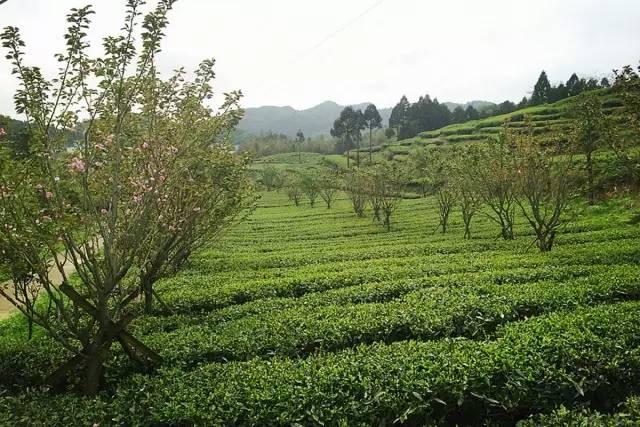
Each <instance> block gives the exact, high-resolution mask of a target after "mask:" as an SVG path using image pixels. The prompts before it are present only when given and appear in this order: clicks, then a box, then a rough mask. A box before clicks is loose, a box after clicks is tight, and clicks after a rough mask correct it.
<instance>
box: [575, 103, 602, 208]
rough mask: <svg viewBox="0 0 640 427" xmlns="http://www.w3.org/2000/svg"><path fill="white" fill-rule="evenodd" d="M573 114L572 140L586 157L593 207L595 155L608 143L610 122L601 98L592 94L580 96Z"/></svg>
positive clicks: (594, 195)
mask: <svg viewBox="0 0 640 427" xmlns="http://www.w3.org/2000/svg"><path fill="white" fill-rule="evenodd" d="M572 113H573V117H574V123H573V129H572V133H571V140H572V142H573V145H574V146H575V148H576V149H577V150H579V151H580V152H582V153H583V154H584V155H585V169H586V174H587V194H588V199H589V204H591V205H593V204H594V203H595V202H596V190H595V184H594V175H595V172H594V169H593V155H594V153H595V152H596V151H597V150H598V149H599V148H600V147H602V146H603V145H604V144H605V143H606V136H607V133H608V132H607V124H608V122H607V118H606V116H605V115H604V112H603V110H602V102H601V101H600V98H598V97H597V96H596V95H594V94H593V93H590V92H587V93H583V94H581V95H580V99H579V101H578V103H577V104H576V106H575V108H574V109H573V112H572Z"/></svg>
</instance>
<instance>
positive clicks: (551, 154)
mask: <svg viewBox="0 0 640 427" xmlns="http://www.w3.org/2000/svg"><path fill="white" fill-rule="evenodd" d="M509 138H510V142H511V143H512V144H513V146H514V157H515V162H516V168H517V173H516V177H517V184H518V187H519V193H520V195H519V197H518V198H517V199H516V202H517V204H518V205H519V206H520V208H521V211H522V214H523V215H524V217H525V218H526V219H527V221H528V222H529V225H530V226H531V228H532V229H533V231H534V232H535V235H536V240H535V243H536V244H537V245H538V248H539V249H540V251H542V252H548V251H550V250H551V248H552V247H553V243H554V241H555V238H556V235H557V232H558V230H559V229H560V227H561V226H563V225H564V224H566V222H567V221H568V219H567V217H566V210H567V208H568V206H569V203H570V201H571V199H572V198H573V197H574V183H573V182H572V174H571V164H572V163H571V158H570V157H569V156H568V155H563V156H561V154H562V153H560V151H559V150H552V149H549V148H545V147H542V145H541V144H540V143H539V142H537V141H536V139H535V138H534V137H533V128H528V129H525V130H524V131H522V132H517V133H516V132H514V133H510V134H509Z"/></svg>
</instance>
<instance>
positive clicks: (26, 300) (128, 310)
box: [0, 0, 250, 394]
mask: <svg viewBox="0 0 640 427" xmlns="http://www.w3.org/2000/svg"><path fill="white" fill-rule="evenodd" d="M174 2H175V0H161V1H160V2H159V3H158V5H157V7H156V8H155V9H154V10H153V11H151V12H150V13H148V14H147V15H146V16H144V18H143V19H142V22H140V16H141V8H142V6H143V3H144V2H143V1H142V0H128V1H127V13H126V17H125V24H124V26H123V30H122V33H121V34H119V35H117V36H114V37H107V38H106V39H105V40H104V42H103V45H104V50H105V52H104V54H103V55H102V56H101V57H100V58H90V57H89V56H88V54H87V50H88V47H89V43H88V41H87V35H86V30H87V28H88V27H89V24H90V17H91V15H92V14H93V11H92V9H91V8H90V7H89V6H87V7H84V8H79V9H72V10H71V13H70V14H69V15H68V17H67V20H68V23H69V27H68V30H67V33H66V35H65V40H66V51H65V52H64V53H62V54H58V55H57V56H56V57H57V59H58V61H59V62H60V65H61V67H60V73H59V75H58V76H57V78H56V79H53V80H47V79H46V78H45V77H44V76H43V75H42V73H41V71H40V69H39V68H37V67H31V66H27V65H26V64H25V61H24V54H23V48H24V43H23V41H22V39H21V37H20V33H19V31H18V29H17V28H14V27H8V28H6V29H5V30H4V32H3V33H2V36H1V38H2V44H3V47H5V48H6V49H7V51H8V54H7V58H8V59H9V60H10V61H11V62H12V64H13V74H14V75H15V76H16V77H17V78H18V81H19V88H18V90H17V92H16V95H15V105H16V110H17V111H18V112H19V113H24V114H25V116H26V120H27V122H28V125H29V134H30V138H31V140H30V141H29V143H30V155H29V156H28V157H26V158H25V159H23V160H20V161H15V160H13V161H10V160H9V158H8V155H6V154H3V155H2V156H1V157H0V250H2V252H3V262H4V264H5V266H6V267H7V270H8V271H9V273H10V274H11V277H12V285H13V289H8V288H0V294H2V295H3V296H4V297H5V298H7V299H8V300H9V301H10V302H12V303H13V304H14V305H15V306H16V307H17V308H18V309H19V310H20V311H21V312H22V313H24V314H25V315H26V316H27V317H28V318H29V319H31V320H32V321H33V322H35V323H36V324H38V325H39V326H41V327H42V328H44V329H45V330H46V331H47V332H48V333H49V334H50V336H51V337H52V338H54V339H55V340H57V341H58V342H59V343H60V344H61V345H63V346H64V348H66V349H67V350H68V351H69V353H70V355H71V358H70V359H69V361H67V362H66V363H65V364H64V365H62V366H61V367H60V368H59V369H58V370H56V371H55V372H54V373H52V375H51V376H50V378H49V381H50V382H51V383H53V384H59V383H61V382H63V380H65V379H66V378H72V379H73V378H80V379H81V381H79V383H78V385H79V386H81V388H82V390H83V391H84V393H86V394H94V393H96V392H97V391H98V389H99V386H100V383H101V378H102V376H103V372H104V367H105V363H106V361H107V358H108V355H109V352H110V349H111V347H112V345H113V343H114V342H116V341H117V342H118V343H119V344H120V345H121V346H122V347H123V349H124V351H125V352H126V353H127V354H128V355H129V356H130V357H131V358H132V359H134V360H136V361H137V362H139V363H140V364H141V365H142V366H144V367H145V368H152V367H154V366H156V365H157V364H159V363H160V362H161V358H160V356H159V355H158V354H157V353H155V352H154V351H152V350H151V349H149V348H147V347H146V346H145V345H144V344H143V343H141V342H140V341H138V340H137V339H136V338H135V337H133V336H132V335H131V334H129V333H128V332H127V330H126V328H127V326H128V325H129V323H130V322H131V320H132V319H133V318H135V316H136V314H137V313H138V312H139V310H136V309H135V308H134V306H133V305H132V304H131V302H132V301H134V300H136V299H137V298H138V296H139V295H140V294H141V293H144V295H145V296H146V301H147V308H150V304H151V300H152V294H153V288H152V286H153V283H155V281H156V280H157V279H159V278H160V277H163V276H165V275H167V274H171V273H172V272H173V271H175V269H177V268H178V267H179V266H180V265H181V264H182V263H184V261H185V260H186V259H187V258H188V257H189V255H190V254H191V252H192V251H193V250H194V249H196V248H198V247H199V246H201V245H203V244H205V243H207V242H209V241H210V240H211V239H212V238H214V237H215V236H217V235H218V234H219V233H220V232H221V231H222V230H224V229H225V228H227V226H228V225H229V224H230V223H232V222H233V221H235V220H236V219H237V218H239V216H240V214H241V212H243V211H244V209H245V207H246V206H247V205H248V204H249V203H248V201H249V200H250V199H249V197H248V184H247V182H248V181H247V179H246V178H245V174H244V171H245V167H246V159H244V158H242V157H239V156H236V155H234V154H233V153H232V148H231V146H230V144H229V143H228V142H227V141H228V135H229V133H230V131H231V130H232V129H233V128H234V126H235V125H236V124H237V122H238V120H239V119H240V117H241V110H239V108H238V106H237V105H238V100H239V98H240V96H241V94H240V93H239V92H234V93H230V94H225V101H224V103H223V104H222V107H221V108H220V109H218V110H217V111H215V112H214V111H213V110H211V109H210V108H209V107H207V106H206V103H207V101H208V100H209V99H210V98H212V87H211V81H212V80H213V78H214V73H213V69H212V68H213V65H214V63H213V61H212V60H207V61H204V62H203V63H202V64H201V66H200V67H199V68H198V70H197V71H196V72H195V78H194V79H193V80H192V81H188V80H187V77H186V74H185V72H184V70H182V69H180V70H178V71H177V72H176V73H175V74H174V75H173V76H172V77H171V78H170V79H169V80H168V81H162V80H161V79H160V76H159V73H158V71H157V69H156V65H155V63H156V61H155V60H156V56H157V54H158V53H159V52H160V42H161V39H162V37H163V31H164V29H165V28H166V26H167V13H168V11H169V10H170V9H171V8H172V6H173V4H174ZM140 26H141V28H142V30H141V31H138V28H139V27H140ZM138 33H140V37H141V49H137V48H136V44H137V43H136V36H137V34H138ZM72 129H81V130H82V135H83V137H82V138H81V139H79V140H77V141H74V142H73V143H71V144H69V142H68V141H67V138H66V137H65V135H66V133H67V132H68V131H70V130H72ZM69 265H71V266H73V269H74V271H75V273H76V275H77V280H74V281H73V283H72V282H71V281H70V278H69V276H68V271H69V269H68V266H69ZM51 269H54V270H56V271H57V272H58V273H59V275H60V276H61V278H62V280H61V281H59V280H54V279H53V278H52V275H51V274H50V270H51ZM39 296H42V297H44V298H39ZM74 373H80V375H79V376H78V375H73V374H74Z"/></svg>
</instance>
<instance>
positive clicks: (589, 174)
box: [587, 151, 596, 205]
mask: <svg viewBox="0 0 640 427" xmlns="http://www.w3.org/2000/svg"><path fill="white" fill-rule="evenodd" d="M587 185H588V186H589V204H590V205H593V204H595V202H596V195H595V189H594V188H593V158H592V153H591V151H588V152H587Z"/></svg>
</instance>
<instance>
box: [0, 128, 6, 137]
mask: <svg viewBox="0 0 640 427" xmlns="http://www.w3.org/2000/svg"><path fill="white" fill-rule="evenodd" d="M6 134H7V131H6V130H4V128H0V136H5V135H6Z"/></svg>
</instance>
